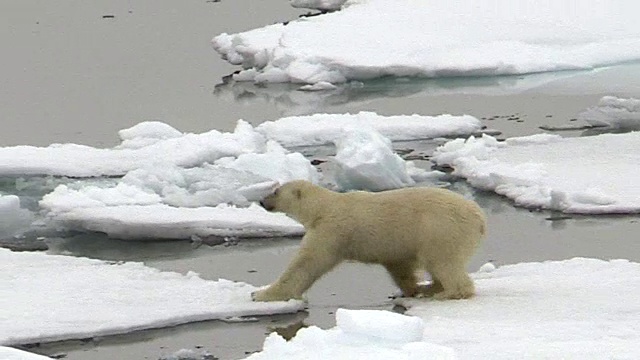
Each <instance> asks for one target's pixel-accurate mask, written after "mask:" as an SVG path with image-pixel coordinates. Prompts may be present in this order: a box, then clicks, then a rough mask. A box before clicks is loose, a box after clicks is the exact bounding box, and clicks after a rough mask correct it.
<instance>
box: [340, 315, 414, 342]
mask: <svg viewBox="0 0 640 360" xmlns="http://www.w3.org/2000/svg"><path fill="white" fill-rule="evenodd" d="M336 325H337V326H338V327H339V328H340V329H341V330H342V331H343V332H344V333H345V334H349V335H359V336H363V337H367V338H376V339H378V340H382V341H390V342H395V343H401V344H406V343H410V342H414V341H420V340H422V333H423V332H424V322H423V321H422V319H420V318H417V317H411V316H404V315H400V314H397V313H393V312H389V311H378V310H357V311H354V310H346V309H338V311H337V312H336ZM398 329H402V331H398Z"/></svg>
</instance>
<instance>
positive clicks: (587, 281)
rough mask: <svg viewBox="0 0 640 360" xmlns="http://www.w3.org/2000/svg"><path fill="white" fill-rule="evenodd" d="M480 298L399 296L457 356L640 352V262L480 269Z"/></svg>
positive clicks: (620, 355) (627, 355)
mask: <svg viewBox="0 0 640 360" xmlns="http://www.w3.org/2000/svg"><path fill="white" fill-rule="evenodd" d="M473 276H474V278H475V281H476V290H477V296H476V297H474V298H472V299H469V300H460V301H441V302H440V301H429V302H424V301H420V300H415V299H399V300H398V302H400V303H402V304H403V305H404V306H406V307H408V308H409V310H408V311H407V314H408V315H414V316H418V317H420V318H421V319H422V320H423V321H424V323H425V328H424V329H425V330H424V338H425V339H426V340H427V341H430V342H433V343H436V344H439V345H441V346H447V347H450V348H452V349H453V350H454V351H455V352H456V354H457V355H458V357H459V358H460V359H636V358H638V357H640V348H639V347H638V344H639V343H640V311H639V310H640V308H639V305H638V299H639V298H640V290H639V289H640V264H638V263H632V262H629V261H627V260H611V261H604V260H597V259H584V258H575V259H571V260H565V261H549V262H543V263H522V264H515V265H507V266H501V267H498V268H497V269H495V270H494V271H491V272H485V273H480V272H478V273H476V274H474V275H473Z"/></svg>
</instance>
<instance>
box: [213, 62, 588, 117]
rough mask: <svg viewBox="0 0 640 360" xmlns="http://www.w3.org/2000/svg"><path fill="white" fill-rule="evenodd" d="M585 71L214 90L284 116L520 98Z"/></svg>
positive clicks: (231, 85) (232, 85)
mask: <svg viewBox="0 0 640 360" xmlns="http://www.w3.org/2000/svg"><path fill="white" fill-rule="evenodd" d="M586 73H588V72H586V71H562V72H555V73H540V74H530V75H513V76H494V77H489V76H486V77H450V78H436V79H416V78H397V77H386V78H380V79H374V80H370V81H366V82H360V81H352V82H349V83H346V84H342V85H340V86H338V87H337V88H336V89H334V90H328V91H299V89H300V86H301V85H300V84H288V83H287V84H279V83H275V84H256V83H253V82H238V81H234V80H233V79H232V76H231V75H230V76H227V77H225V78H224V79H223V82H222V83H221V84H218V85H216V86H215V90H214V92H213V94H214V95H215V96H216V97H218V98H223V99H226V100H227V101H233V102H237V103H244V104H253V103H260V104H261V105H263V104H270V105H273V106H275V107H276V108H277V109H278V110H279V111H280V112H281V113H282V114H283V115H304V114H311V113H315V112H335V110H337V109H336V108H337V107H339V106H340V105H344V104H349V105H351V106H353V105H354V104H358V103H365V102H368V101H372V100H376V99H385V98H395V97H408V96H414V95H419V96H442V95H454V94H455V95H461V94H476V95H505V94H517V93H521V92H524V91H526V90H529V89H533V88H537V87H540V86H542V85H545V84H548V83H550V82H554V81H558V80H562V79H568V78H572V77H576V76H581V75H584V74H586Z"/></svg>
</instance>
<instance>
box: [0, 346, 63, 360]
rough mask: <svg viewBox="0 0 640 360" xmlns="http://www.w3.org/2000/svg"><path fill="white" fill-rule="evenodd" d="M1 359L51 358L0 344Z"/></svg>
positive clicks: (32, 359) (36, 359) (30, 359)
mask: <svg viewBox="0 0 640 360" xmlns="http://www.w3.org/2000/svg"><path fill="white" fill-rule="evenodd" d="M0 359H2V360H50V359H51V358H49V357H46V356H42V355H38V354H33V353H30V352H27V351H22V350H18V349H14V348H10V347H6V346H0Z"/></svg>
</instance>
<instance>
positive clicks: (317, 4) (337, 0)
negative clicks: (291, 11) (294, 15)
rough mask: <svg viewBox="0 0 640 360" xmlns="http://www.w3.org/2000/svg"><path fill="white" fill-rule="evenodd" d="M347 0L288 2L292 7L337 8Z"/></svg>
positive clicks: (296, 0) (295, 0)
mask: <svg viewBox="0 0 640 360" xmlns="http://www.w3.org/2000/svg"><path fill="white" fill-rule="evenodd" d="M346 2H347V0H290V1H289V3H290V4H291V6H293V7H294V8H305V9H316V10H329V11H331V10H339V9H340V8H341V7H342V5H343V4H344V3H346Z"/></svg>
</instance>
